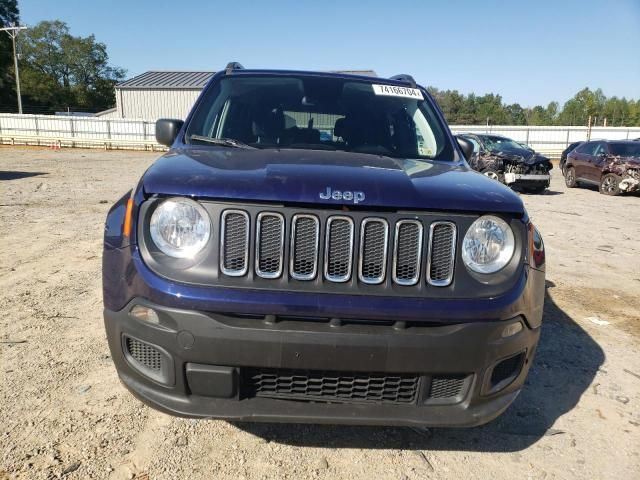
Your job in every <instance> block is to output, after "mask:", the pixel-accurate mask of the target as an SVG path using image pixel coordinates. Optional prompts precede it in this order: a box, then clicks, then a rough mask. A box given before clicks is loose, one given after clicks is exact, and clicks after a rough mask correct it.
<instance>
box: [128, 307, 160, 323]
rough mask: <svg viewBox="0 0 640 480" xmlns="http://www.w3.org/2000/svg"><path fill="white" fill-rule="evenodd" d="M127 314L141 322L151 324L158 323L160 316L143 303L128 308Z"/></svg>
mask: <svg viewBox="0 0 640 480" xmlns="http://www.w3.org/2000/svg"><path fill="white" fill-rule="evenodd" d="M129 315H131V316H132V317H134V318H137V319H138V320H140V321H142V322H146V323H151V324H153V325H159V324H160V318H159V317H158V314H157V313H156V311H155V310H154V309H152V308H149V307H145V306H144V305H135V306H134V307H133V308H132V309H131V310H129Z"/></svg>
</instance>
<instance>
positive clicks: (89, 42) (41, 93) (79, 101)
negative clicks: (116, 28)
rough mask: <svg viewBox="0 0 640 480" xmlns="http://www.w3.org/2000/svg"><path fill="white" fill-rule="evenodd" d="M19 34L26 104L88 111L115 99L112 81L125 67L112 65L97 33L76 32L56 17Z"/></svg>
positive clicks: (104, 107) (102, 108)
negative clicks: (71, 30) (98, 39)
mask: <svg viewBox="0 0 640 480" xmlns="http://www.w3.org/2000/svg"><path fill="white" fill-rule="evenodd" d="M19 38H20V46H21V49H22V55H23V65H24V66H23V70H24V74H23V75H22V76H23V77H24V80H23V85H24V88H23V90H24V92H25V97H26V98H27V102H26V103H27V104H29V103H30V104H32V105H41V106H45V107H48V108H49V109H50V110H66V109H67V108H72V109H74V110H80V111H89V112H95V111H100V110H105V109H107V108H110V107H112V106H113V105H114V104H115V92H114V86H115V84H116V83H118V82H119V81H121V80H122V79H124V76H125V71H124V70H123V69H121V68H117V67H113V66H111V65H110V64H109V56H108V54H107V47H106V45H105V44H104V43H101V42H97V41H96V39H95V36H94V35H89V36H88V37H74V36H73V35H71V34H70V33H69V27H68V26H67V24H66V23H64V22H61V21H58V20H54V21H43V22H40V23H38V24H37V25H36V26H34V27H33V28H30V29H29V30H27V31H26V33H25V34H24V35H22V36H21V37H19Z"/></svg>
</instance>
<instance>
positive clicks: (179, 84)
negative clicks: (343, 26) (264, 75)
mask: <svg viewBox="0 0 640 480" xmlns="http://www.w3.org/2000/svg"><path fill="white" fill-rule="evenodd" d="M337 72H340V73H350V74H354V75H366V76H370V77H376V76H377V74H376V72H374V71H373V70H340V71H337ZM214 73H215V72H188V71H150V72H145V73H143V74H141V75H138V76H135V77H133V78H131V79H129V80H126V81H124V82H122V83H119V84H118V85H116V107H115V108H111V109H109V110H105V111H103V112H99V113H97V114H96V116H97V117H102V118H131V119H142V120H149V121H156V120H157V119H158V118H180V119H184V118H186V116H187V114H188V113H189V111H190V110H191V107H192V106H193V104H194V102H195V101H196V99H197V98H198V95H199V94H200V92H201V91H202V89H203V88H204V86H205V85H206V84H207V82H208V81H209V79H210V78H211V77H212V76H213V74H214Z"/></svg>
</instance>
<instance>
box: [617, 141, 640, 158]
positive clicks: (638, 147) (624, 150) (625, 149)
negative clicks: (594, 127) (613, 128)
mask: <svg viewBox="0 0 640 480" xmlns="http://www.w3.org/2000/svg"><path fill="white" fill-rule="evenodd" d="M609 150H610V151H611V154H612V155H619V156H621V157H640V143H631V142H629V143H627V142H624V143H622V142H621V143H610V144H609Z"/></svg>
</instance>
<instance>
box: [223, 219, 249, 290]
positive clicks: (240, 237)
mask: <svg viewBox="0 0 640 480" xmlns="http://www.w3.org/2000/svg"><path fill="white" fill-rule="evenodd" d="M220 223H221V226H220V270H221V271H222V273H224V274H225V275H228V276H230V277H241V276H243V275H246V273H247V271H248V270H249V223H250V222H249V214H248V213H247V212H245V211H244V210H225V211H224V212H222V219H221V222H220Z"/></svg>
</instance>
